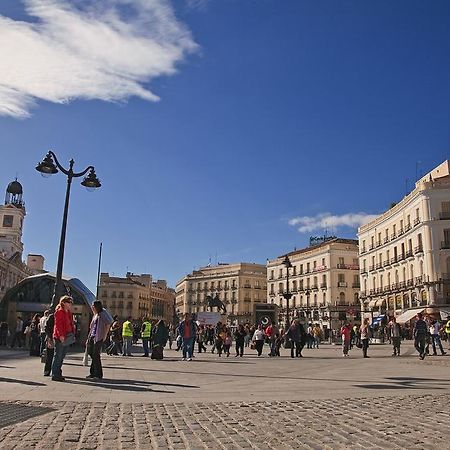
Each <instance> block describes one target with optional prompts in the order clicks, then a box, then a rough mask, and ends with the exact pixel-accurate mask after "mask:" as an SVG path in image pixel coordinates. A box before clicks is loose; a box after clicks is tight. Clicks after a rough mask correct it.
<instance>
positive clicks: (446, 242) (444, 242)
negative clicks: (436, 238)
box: [441, 241, 450, 250]
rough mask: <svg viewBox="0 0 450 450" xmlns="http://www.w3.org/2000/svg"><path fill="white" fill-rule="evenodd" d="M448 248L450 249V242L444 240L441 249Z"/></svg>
mask: <svg viewBox="0 0 450 450" xmlns="http://www.w3.org/2000/svg"><path fill="white" fill-rule="evenodd" d="M447 249H450V242H448V241H442V242H441V250H447Z"/></svg>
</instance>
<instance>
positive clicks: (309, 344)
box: [306, 323, 314, 348]
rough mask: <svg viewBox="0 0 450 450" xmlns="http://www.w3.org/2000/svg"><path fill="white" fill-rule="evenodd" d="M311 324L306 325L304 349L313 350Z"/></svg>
mask: <svg viewBox="0 0 450 450" xmlns="http://www.w3.org/2000/svg"><path fill="white" fill-rule="evenodd" d="M313 341H314V336H313V324H312V323H309V324H308V329H307V335H306V348H313Z"/></svg>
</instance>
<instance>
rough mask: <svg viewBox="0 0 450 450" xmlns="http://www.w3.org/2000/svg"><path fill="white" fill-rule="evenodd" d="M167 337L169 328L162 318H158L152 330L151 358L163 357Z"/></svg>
mask: <svg viewBox="0 0 450 450" xmlns="http://www.w3.org/2000/svg"><path fill="white" fill-rule="evenodd" d="M168 339H169V330H168V329H167V327H166V324H165V323H164V320H163V319H161V320H159V321H158V322H157V323H156V324H155V326H154V327H153V331H152V359H159V360H160V359H163V358H164V347H165V346H166V344H167V341H168Z"/></svg>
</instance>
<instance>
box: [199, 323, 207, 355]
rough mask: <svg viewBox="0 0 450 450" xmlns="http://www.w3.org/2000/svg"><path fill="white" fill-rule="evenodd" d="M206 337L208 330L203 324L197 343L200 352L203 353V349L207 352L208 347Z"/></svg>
mask: <svg viewBox="0 0 450 450" xmlns="http://www.w3.org/2000/svg"><path fill="white" fill-rule="evenodd" d="M205 339H206V331H205V329H204V327H203V326H201V327H200V328H199V329H198V333H197V344H198V353H201V352H202V351H203V352H205V353H206V350H207V349H206V347H205Z"/></svg>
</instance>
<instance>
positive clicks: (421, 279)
mask: <svg viewBox="0 0 450 450" xmlns="http://www.w3.org/2000/svg"><path fill="white" fill-rule="evenodd" d="M358 239H359V248H360V258H359V259H360V266H361V295H360V296H361V299H362V300H363V303H362V307H363V309H364V311H365V312H366V313H369V312H374V311H376V312H378V313H388V314H389V315H394V314H399V313H401V312H402V311H403V310H405V309H408V308H413V307H422V306H423V307H426V306H436V305H449V304H450V162H449V161H445V162H443V163H442V164H441V165H439V166H438V167H436V168H435V169H433V170H432V171H431V172H430V173H428V174H427V175H425V176H424V177H423V178H421V179H420V180H419V181H418V182H417V183H416V185H415V188H414V190H413V191H412V192H410V193H409V194H408V195H407V196H406V197H404V198H403V199H402V200H401V201H400V202H399V203H397V204H396V205H394V206H393V207H392V208H390V209H389V210H388V211H386V212H385V213H384V214H382V215H380V216H379V217H378V218H376V219H375V220H373V221H372V222H370V223H368V224H366V225H364V226H362V227H360V228H359V230H358Z"/></svg>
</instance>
